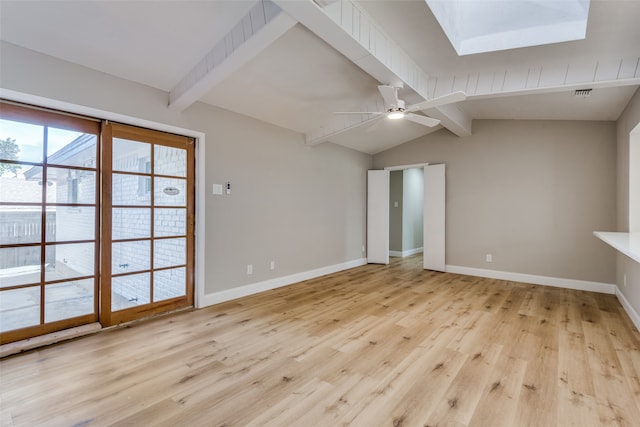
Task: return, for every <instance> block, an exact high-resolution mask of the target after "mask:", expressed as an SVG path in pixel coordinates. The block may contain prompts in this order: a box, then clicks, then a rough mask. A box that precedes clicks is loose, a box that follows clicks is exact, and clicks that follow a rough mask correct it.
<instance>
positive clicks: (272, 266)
mask: <svg viewBox="0 0 640 427" xmlns="http://www.w3.org/2000/svg"><path fill="white" fill-rule="evenodd" d="M269 269H270V270H275V269H276V262H275V261H271V263H270V264H269Z"/></svg>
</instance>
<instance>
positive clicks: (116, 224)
mask: <svg viewBox="0 0 640 427" xmlns="http://www.w3.org/2000/svg"><path fill="white" fill-rule="evenodd" d="M112 213H113V215H112V218H111V220H112V225H111V229H112V233H113V234H112V237H111V238H112V239H113V240H120V239H138V238H144V237H151V209H145V208H113V209H112Z"/></svg>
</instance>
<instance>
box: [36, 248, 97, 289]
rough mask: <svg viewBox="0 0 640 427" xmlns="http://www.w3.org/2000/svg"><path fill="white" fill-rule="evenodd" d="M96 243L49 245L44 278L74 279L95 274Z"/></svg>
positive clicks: (48, 279)
mask: <svg viewBox="0 0 640 427" xmlns="http://www.w3.org/2000/svg"><path fill="white" fill-rule="evenodd" d="M94 249H95V243H71V244H63V245H47V258H46V262H45V273H44V278H45V280H46V281H47V282H50V281H53V280H63V279H73V278H74V277H82V276H93V275H94V271H95V269H94V262H95V259H94Z"/></svg>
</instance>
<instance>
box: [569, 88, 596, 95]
mask: <svg viewBox="0 0 640 427" xmlns="http://www.w3.org/2000/svg"><path fill="white" fill-rule="evenodd" d="M592 90H593V89H576V90H575V91H574V92H573V96H584V97H587V96H591V91H592Z"/></svg>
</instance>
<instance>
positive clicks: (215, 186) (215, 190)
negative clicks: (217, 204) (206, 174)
mask: <svg viewBox="0 0 640 427" xmlns="http://www.w3.org/2000/svg"><path fill="white" fill-rule="evenodd" d="M213 194H215V195H216V196H220V195H222V184H213Z"/></svg>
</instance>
